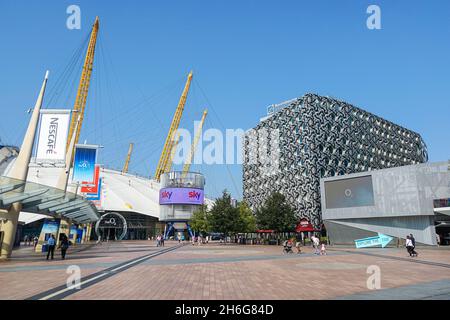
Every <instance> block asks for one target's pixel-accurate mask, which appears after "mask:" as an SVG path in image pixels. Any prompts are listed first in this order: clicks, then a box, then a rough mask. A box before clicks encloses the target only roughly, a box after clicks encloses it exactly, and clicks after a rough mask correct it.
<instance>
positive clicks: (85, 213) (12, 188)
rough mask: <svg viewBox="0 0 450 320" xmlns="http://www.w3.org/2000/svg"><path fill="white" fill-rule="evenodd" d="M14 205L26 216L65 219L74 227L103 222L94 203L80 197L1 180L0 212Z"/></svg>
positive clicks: (30, 184) (32, 184) (34, 185)
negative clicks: (100, 220)
mask: <svg viewBox="0 0 450 320" xmlns="http://www.w3.org/2000/svg"><path fill="white" fill-rule="evenodd" d="M14 203H20V204H21V205H22V211H24V212H29V213H36V214H43V215H49V216H52V217H59V218H66V219H70V220H72V221H74V222H75V223H89V222H95V221H97V220H99V218H100V215H99V213H98V211H97V208H96V207H95V206H94V205H93V204H92V202H90V201H89V200H86V199H83V198H82V197H81V196H79V195H76V194H74V193H71V192H65V191H64V190H60V189H57V188H53V187H50V186H44V185H41V184H38V183H34V182H29V181H21V180H17V179H13V178H9V177H5V176H0V209H8V208H9V207H10V206H11V205H12V204H14ZM0 215H1V214H0Z"/></svg>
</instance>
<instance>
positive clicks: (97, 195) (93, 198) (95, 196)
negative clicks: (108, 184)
mask: <svg viewBox="0 0 450 320" xmlns="http://www.w3.org/2000/svg"><path fill="white" fill-rule="evenodd" d="M101 192H102V179H101V178H100V179H99V180H98V188H97V193H88V194H87V195H86V200H90V201H98V200H100V199H101Z"/></svg>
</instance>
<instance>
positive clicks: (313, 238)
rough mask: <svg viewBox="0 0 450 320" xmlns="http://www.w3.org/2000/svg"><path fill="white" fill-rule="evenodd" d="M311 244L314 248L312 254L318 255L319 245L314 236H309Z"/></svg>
mask: <svg viewBox="0 0 450 320" xmlns="http://www.w3.org/2000/svg"><path fill="white" fill-rule="evenodd" d="M311 242H312V245H313V248H314V254H320V252H319V244H320V240H319V238H317V237H316V236H315V235H312V236H311Z"/></svg>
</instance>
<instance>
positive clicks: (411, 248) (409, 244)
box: [405, 235, 417, 257]
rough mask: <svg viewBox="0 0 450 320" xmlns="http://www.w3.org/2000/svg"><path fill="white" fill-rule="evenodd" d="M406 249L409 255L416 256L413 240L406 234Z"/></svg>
mask: <svg viewBox="0 0 450 320" xmlns="http://www.w3.org/2000/svg"><path fill="white" fill-rule="evenodd" d="M405 245H406V250H407V251H408V253H409V256H410V257H417V252H416V251H415V250H414V245H413V241H412V239H411V237H410V236H409V235H408V236H406V243H405Z"/></svg>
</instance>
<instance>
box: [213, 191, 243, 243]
mask: <svg viewBox="0 0 450 320" xmlns="http://www.w3.org/2000/svg"><path fill="white" fill-rule="evenodd" d="M239 218H240V215H239V208H236V207H233V206H232V205H231V195H230V194H229V193H228V192H227V191H226V190H224V191H223V193H222V197H221V198H217V199H216V201H215V203H214V205H213V206H212V208H211V210H210V212H209V214H208V222H209V225H210V230H211V231H214V232H220V233H223V234H225V235H226V236H228V235H230V234H233V233H237V232H239V228H240V219H239Z"/></svg>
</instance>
